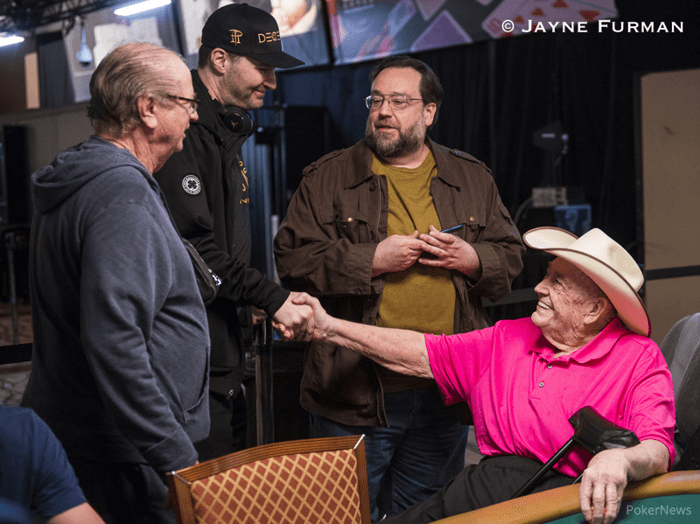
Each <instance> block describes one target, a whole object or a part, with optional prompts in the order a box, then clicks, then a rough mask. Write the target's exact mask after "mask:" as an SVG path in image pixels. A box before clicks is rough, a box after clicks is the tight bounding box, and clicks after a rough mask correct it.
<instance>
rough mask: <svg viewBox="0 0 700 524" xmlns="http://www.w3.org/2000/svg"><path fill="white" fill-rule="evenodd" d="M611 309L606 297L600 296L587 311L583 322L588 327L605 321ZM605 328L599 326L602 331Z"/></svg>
mask: <svg viewBox="0 0 700 524" xmlns="http://www.w3.org/2000/svg"><path fill="white" fill-rule="evenodd" d="M611 307H612V305H611V304H610V300H608V297H605V296H602V297H598V298H596V299H595V300H594V301H593V303H592V304H591V306H590V308H589V309H588V313H586V316H585V317H584V319H583V321H584V322H585V323H586V324H588V325H595V324H598V323H601V322H603V321H605V320H606V319H607V317H608V315H607V313H608V310H609V309H610V308H611ZM606 323H607V322H606ZM603 327H605V326H600V328H601V329H602V328H603Z"/></svg>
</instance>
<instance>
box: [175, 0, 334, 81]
mask: <svg viewBox="0 0 700 524" xmlns="http://www.w3.org/2000/svg"><path fill="white" fill-rule="evenodd" d="M233 3H247V4H248V5H252V6H254V7H257V8H259V9H262V10H263V11H266V12H268V13H271V14H272V16H274V17H275V20H277V25H278V26H279V28H280V36H281V38H282V49H283V50H284V51H285V52H286V53H289V54H290V55H292V56H294V57H296V58H298V59H299V60H301V61H303V62H304V64H305V66H306V67H308V66H314V65H325V64H328V63H329V62H330V53H329V39H328V31H327V28H326V16H325V12H324V10H323V0H241V1H232V0H180V1H179V4H180V14H181V16H180V20H181V28H182V38H183V40H184V46H183V47H184V49H185V56H186V59H187V63H188V65H189V66H190V67H196V65H197V53H198V50H199V46H200V44H201V34H202V27H204V23H205V22H206V21H207V18H209V15H211V13H213V12H214V11H215V10H217V9H218V8H219V7H223V6H224V5H228V4H233ZM305 66H301V67H305Z"/></svg>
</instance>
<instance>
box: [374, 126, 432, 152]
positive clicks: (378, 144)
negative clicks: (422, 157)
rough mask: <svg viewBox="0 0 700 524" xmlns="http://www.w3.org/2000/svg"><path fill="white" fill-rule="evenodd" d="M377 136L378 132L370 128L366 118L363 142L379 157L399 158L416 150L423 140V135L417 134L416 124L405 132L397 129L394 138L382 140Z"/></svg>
mask: <svg viewBox="0 0 700 524" xmlns="http://www.w3.org/2000/svg"><path fill="white" fill-rule="evenodd" d="M377 136H378V133H377V132H376V131H373V130H372V123H371V122H370V120H369V118H368V119H367V125H366V126H365V142H366V143H367V146H368V147H369V148H370V149H371V150H372V152H373V153H374V154H375V155H377V156H378V157H380V158H401V157H404V156H407V155H410V154H411V153H415V152H416V151H418V150H419V149H420V148H421V146H422V145H423V142H424V141H425V135H424V136H419V134H418V125H417V124H416V125H415V126H413V127H412V128H411V129H409V130H408V131H407V132H406V133H403V132H401V131H399V137H398V138H397V139H396V140H384V139H380V138H377Z"/></svg>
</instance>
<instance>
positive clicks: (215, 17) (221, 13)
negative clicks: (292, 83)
mask: <svg viewBox="0 0 700 524" xmlns="http://www.w3.org/2000/svg"><path fill="white" fill-rule="evenodd" d="M202 45H205V46H207V47H212V48H217V47H218V48H221V49H223V50H224V51H226V52H228V53H233V54H236V55H243V56H247V57H250V58H253V59H254V60H257V61H258V62H262V63H263V64H265V65H269V66H273V67H281V68H288V67H296V66H300V65H304V62H302V61H301V60H298V59H296V58H294V57H293V56H292V55H288V54H287V53H285V52H284V51H282V40H281V38H280V30H279V26H278V25H277V21H276V20H275V18H274V17H273V16H272V15H271V14H270V13H266V12H265V11H263V10H262V9H258V8H257V7H252V6H249V5H248V4H230V5H225V6H224V7H221V8H219V9H217V10H216V11H214V12H213V13H212V14H211V16H210V17H209V18H208V19H207V21H206V23H205V24H204V29H202Z"/></svg>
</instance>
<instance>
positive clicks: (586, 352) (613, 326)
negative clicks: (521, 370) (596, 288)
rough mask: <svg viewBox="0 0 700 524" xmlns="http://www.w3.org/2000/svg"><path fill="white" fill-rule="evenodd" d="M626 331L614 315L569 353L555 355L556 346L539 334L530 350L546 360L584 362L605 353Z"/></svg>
mask: <svg viewBox="0 0 700 524" xmlns="http://www.w3.org/2000/svg"><path fill="white" fill-rule="evenodd" d="M627 332H628V330H627V329H625V327H624V326H623V325H622V322H621V321H620V319H619V318H617V317H615V318H614V319H613V320H612V321H611V322H610V323H608V325H607V326H605V327H604V328H603V330H602V331H601V332H600V333H598V335H596V337H595V338H594V339H593V340H591V341H590V342H589V343H588V344H586V345H585V346H583V347H581V348H579V349H577V350H576V351H574V352H573V353H571V354H569V355H555V352H556V348H555V347H554V346H553V345H552V344H550V343H549V341H548V340H547V339H546V338H544V335H541V334H540V337H539V338H538V340H537V345H536V346H535V347H534V348H532V350H531V352H533V353H536V354H538V355H539V356H540V358H542V359H544V360H546V361H547V362H551V361H555V360H556V361H557V362H562V363H564V364H568V363H569V362H570V361H571V360H573V361H575V362H577V363H578V364H585V363H588V362H591V361H592V360H598V359H601V358H603V357H604V356H605V355H607V354H608V353H609V352H610V351H611V350H612V348H613V346H614V345H615V343H616V342H617V341H618V339H619V338H620V337H621V336H622V335H624V334H625V333H627Z"/></svg>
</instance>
